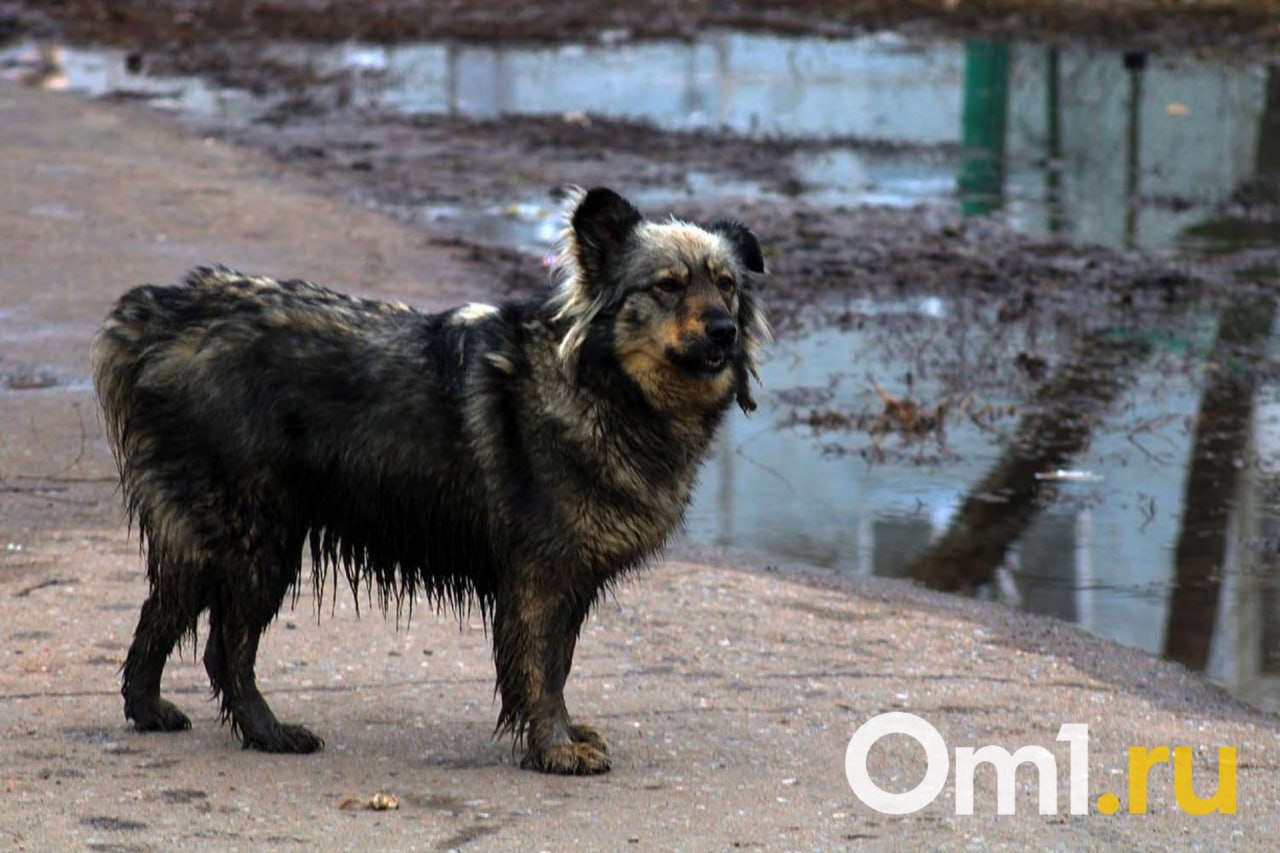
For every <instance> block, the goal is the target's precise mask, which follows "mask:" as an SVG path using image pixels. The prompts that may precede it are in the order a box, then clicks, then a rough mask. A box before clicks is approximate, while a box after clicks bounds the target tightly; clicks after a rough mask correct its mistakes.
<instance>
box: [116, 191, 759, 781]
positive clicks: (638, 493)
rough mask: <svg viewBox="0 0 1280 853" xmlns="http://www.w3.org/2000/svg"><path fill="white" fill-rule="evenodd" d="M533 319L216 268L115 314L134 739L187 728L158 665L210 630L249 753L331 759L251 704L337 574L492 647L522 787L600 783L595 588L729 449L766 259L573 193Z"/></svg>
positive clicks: (752, 348) (650, 546)
mask: <svg viewBox="0 0 1280 853" xmlns="http://www.w3.org/2000/svg"><path fill="white" fill-rule="evenodd" d="M566 214H567V215H566V219H567V227H566V229H565V237H564V241H563V244H562V246H561V249H560V252H559V255H558V261H557V264H556V267H555V269H554V271H553V275H554V277H555V281H554V283H553V287H552V289H551V292H550V294H549V295H548V296H547V297H546V298H543V299H539V300H533V301H525V302H511V303H507V304H504V305H500V306H490V305H476V304H472V305H467V306H464V307H461V308H457V309H454V310H452V311H446V312H444V313H440V314H423V313H419V312H417V311H414V310H412V309H410V308H408V307H406V306H403V305H393V304H386V303H381V302H374V301H369V300H362V299H356V298H353V297H349V296H345V295H342V294H339V293H335V292H333V291H330V290H326V289H323V288H321V287H317V286H316V285H313V284H309V283H307V282H303V281H273V280H270V279H265V278H257V277H251V276H247V275H242V274H240V273H238V272H234V271H232V270H230V269H227V268H225V267H206V268H199V269H196V270H193V271H192V272H191V273H189V274H188V275H187V277H186V280H185V281H184V282H183V283H182V284H180V285H178V286H165V287H158V286H144V287H138V288H136V289H134V290H131V291H129V292H128V293H126V294H125V295H124V296H123V297H122V298H121V299H120V301H119V303H118V304H117V305H116V307H115V309H114V310H113V311H112V312H111V314H110V315H109V316H108V317H107V319H106V322H105V323H104V325H103V328H102V331H101V333H100V335H99V337H98V339H97V342H96V344H95V350H94V361H95V365H94V384H95V387H96V389H97V393H98V398H99V400H100V402H101V405H102V408H103V411H104V413H105V422H106V427H107V433H108V437H109V440H110V442H111V445H112V450H113V452H114V454H115V457H116V462H117V464H118V466H119V469H120V478H121V484H122V491H123V494H124V501H125V507H126V509H127V512H128V514H129V516H130V518H131V519H135V518H136V520H137V522H138V528H139V531H140V534H141V537H142V540H143V542H144V544H145V546H146V563H147V577H148V580H149V585H150V596H149V597H148V598H147V600H146V602H145V603H144V604H143V605H142V614H141V617H140V619H139V622H138V627H137V630H136V632H135V634H134V638H133V643H132V645H131V646H130V648H129V653H128V657H127V658H126V660H125V663H124V666H123V668H122V674H123V689H122V693H123V695H124V712H125V717H126V718H128V719H130V720H132V721H133V723H134V725H135V726H136V728H137V729H139V730H141V731H176V730H181V729H187V728H189V727H190V725H191V722H190V720H189V719H188V718H187V716H186V715H185V714H183V713H182V711H180V710H179V709H178V708H177V707H175V706H174V705H173V704H172V703H170V702H168V701H166V700H165V699H162V698H161V697H160V677H161V673H162V671H163V669H164V665H165V661H166V659H167V658H168V656H169V654H170V652H171V651H172V650H173V648H174V645H175V644H176V643H177V642H178V641H179V640H180V639H181V638H182V637H183V636H188V635H190V636H194V632H195V628H196V620H197V617H199V615H200V614H201V613H202V612H204V611H205V610H208V611H209V635H208V640H207V644H206V646H205V651H204V665H205V668H206V670H207V671H208V674H209V678H210V680H211V681H212V685H213V693H214V696H215V697H218V698H219V699H220V702H221V713H222V718H223V721H224V722H225V721H227V720H230V722H231V726H232V730H233V732H234V733H235V734H236V735H237V736H238V737H239V738H240V740H241V741H242V742H243V744H244V746H245V747H246V748H247V747H253V748H255V749H260V750H265V751H268V752H297V753H306V752H313V751H315V750H317V749H320V748H321V747H322V746H323V745H324V742H323V741H322V740H321V739H320V738H319V737H317V736H316V735H314V734H312V733H311V732H310V731H308V730H307V729H305V728H303V727H302V726H298V725H287V724H284V723H281V722H279V721H278V720H277V719H276V717H275V715H274V714H273V713H272V712H271V709H270V708H269V707H268V705H267V702H266V700H265V699H264V698H263V696H262V694H261V693H260V692H259V691H258V687H257V685H256V683H255V677H254V660H255V657H256V655H257V650H258V641H259V639H260V637H261V635H262V633H263V631H264V630H265V629H266V627H267V625H268V624H269V623H270V622H271V621H272V619H274V618H275V616H276V615H277V613H278V611H279V610H280V607H281V605H282V604H283V602H284V599H285V596H286V595H288V594H289V593H290V591H293V592H294V595H295V596H296V594H297V588H298V586H299V585H300V584H301V583H302V570H303V554H304V550H307V548H308V546H309V552H310V555H311V566H310V569H311V583H312V585H313V587H314V591H315V593H316V594H317V595H319V594H320V593H321V592H322V588H323V584H324V582H325V577H326V574H327V573H328V572H335V573H337V572H341V573H342V574H343V575H344V576H345V578H346V579H347V581H348V582H349V583H350V585H351V586H352V589H353V591H356V590H357V588H358V586H359V585H361V584H363V585H365V586H367V587H368V588H371V589H376V590H377V593H378V598H379V601H380V604H381V605H382V607H383V609H384V611H385V610H386V609H387V608H388V607H390V606H391V604H392V603H394V605H395V606H396V608H397V611H398V610H399V608H400V607H401V606H402V605H403V604H404V603H405V602H406V601H408V602H409V604H410V606H412V600H413V598H414V596H415V595H418V594H422V595H424V596H425V597H426V598H427V599H428V600H430V601H431V602H432V603H433V604H435V605H436V606H441V605H449V606H452V607H455V608H458V609H459V610H460V611H461V610H462V609H465V608H466V607H469V606H471V604H472V603H475V604H477V605H478V607H479V608H480V610H481V611H482V612H483V614H484V616H485V618H486V619H487V620H489V621H490V623H491V625H492V629H493V657H494V662H495V664H496V667H497V688H498V691H499V692H500V693H501V697H502V707H501V711H500V713H499V715H498V724H497V728H496V729H495V734H498V733H504V732H505V733H509V734H511V735H513V736H514V738H515V743H517V744H519V743H521V742H522V741H523V743H524V745H525V746H526V752H525V755H524V757H523V759H522V760H521V766H522V767H525V768H531V769H536V770H542V771H546V772H551V773H601V772H604V771H607V770H608V769H609V754H608V747H607V745H606V743H605V741H604V739H603V738H602V737H601V736H600V735H599V734H598V733H597V732H596V731H595V730H594V729H592V728H590V727H589V726H586V725H583V724H581V723H575V722H573V720H572V719H571V718H570V716H569V713H568V711H567V710H566V708H565V703H564V693H563V690H564V684H565V679H566V678H567V677H568V675H569V669H570V666H571V665H572V663H573V652H574V646H575V644H576V642H577V638H578V633H579V631H580V629H581V627H582V623H583V620H584V619H585V618H586V616H587V613H588V611H589V609H590V608H591V606H592V604H593V603H594V602H595V601H596V599H597V598H598V597H599V596H600V594H601V592H602V591H603V590H605V589H607V588H608V587H609V586H610V585H611V584H613V583H614V582H616V581H617V580H618V579H619V578H620V577H621V576H622V575H624V574H625V573H626V572H628V571H629V570H631V569H634V568H636V567H638V566H640V565H641V564H642V563H643V562H644V561H645V560H646V559H647V558H648V557H650V556H651V555H652V554H654V553H655V551H657V550H658V549H660V548H661V547H662V545H663V543H664V542H665V540H666V539H667V537H668V536H669V535H670V534H671V533H672V532H673V531H674V530H675V529H676V528H677V527H678V526H679V524H680V523H681V520H682V518H683V515H684V511H685V507H686V505H687V504H688V502H689V496H690V492H691V490H692V488H693V485H694V479H695V475H696V473H697V470H698V467H699V465H700V463H701V460H702V459H703V457H704V456H705V455H706V453H707V450H708V446H709V444H710V442H711V439H712V437H713V435H714V434H715V431H716V428H717V426H718V425H719V424H720V422H721V421H722V420H723V418H724V415H725V413H726V410H727V409H728V408H729V406H730V404H731V403H732V402H733V401H734V400H736V401H737V403H738V404H739V405H740V406H741V407H742V408H743V410H744V411H750V410H751V409H754V408H755V403H754V401H753V400H752V397H751V393H750V389H749V384H750V378H751V377H754V378H755V379H756V380H757V381H758V376H756V375H755V374H756V359H757V356H758V355H759V351H760V348H761V346H762V344H764V343H765V342H766V341H767V340H768V337H769V328H768V325H767V323H766V321H765V318H764V315H763V313H762V310H761V307H760V305H759V302H758V299H757V296H756V277H757V276H758V275H759V274H761V273H763V272H764V259H763V256H762V254H761V250H760V245H759V242H758V241H757V239H756V237H755V236H754V235H753V234H752V233H751V231H749V230H748V229H747V228H746V227H745V226H743V225H741V224H740V223H738V222H734V221H729V220H723V221H720V222H717V223H716V224H714V225H712V226H710V227H709V228H705V229H704V228H701V227H698V226H695V225H691V224H688V223H684V222H679V221H676V220H674V219H673V220H671V221H669V222H661V223H658V222H650V221H646V220H645V219H644V218H643V217H642V216H641V215H640V213H639V212H638V211H637V210H636V209H635V208H634V207H633V206H632V205H631V204H630V203H629V202H628V201H626V200H625V199H624V198H622V197H621V196H619V195H617V194H616V193H614V192H613V191H612V190H609V189H604V188H597V189H593V190H590V191H589V192H583V191H581V190H574V191H573V193H572V196H571V198H570V201H569V203H568V206H567V208H566Z"/></svg>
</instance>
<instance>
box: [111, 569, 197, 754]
mask: <svg viewBox="0 0 1280 853" xmlns="http://www.w3.org/2000/svg"><path fill="white" fill-rule="evenodd" d="M199 614H200V607H199V604H198V603H195V602H190V601H187V600H184V598H183V596H182V595H181V592H180V591H179V590H169V589H166V590H164V591H163V594H162V591H161V589H160V588H159V587H158V586H157V587H154V588H153V589H152V590H151V594H150V595H149V596H148V597H147V600H146V601H145V602H144V603H143V605H142V614H141V616H140V617H139V618H138V627H137V630H135V631H134V634H133V643H132V644H131V645H130V646H129V654H128V656H127V657H126V658H125V662H124V667H123V668H122V673H123V682H124V683H123V687H122V688H121V691H120V692H121V694H122V695H123V696H124V716H125V719H128V720H132V721H133V725H134V728H136V729H137V730H138V731H140V732H175V731H182V730H183V729H189V728H191V720H190V719H189V718H188V717H187V715H186V714H184V713H182V711H180V710H178V707H177V706H176V705H174V704H173V703H172V702H169V701H167V700H165V699H161V698H160V676H161V675H162V674H163V673H164V665H165V661H166V660H168V658H169V654H170V653H171V652H172V651H173V647H174V646H175V645H177V642H178V640H179V639H180V638H181V637H182V635H183V634H184V633H186V632H187V631H190V630H191V629H192V628H194V627H195V622H196V618H197V617H198V616H199Z"/></svg>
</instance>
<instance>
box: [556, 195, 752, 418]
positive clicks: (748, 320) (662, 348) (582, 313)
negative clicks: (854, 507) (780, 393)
mask: <svg viewBox="0 0 1280 853" xmlns="http://www.w3.org/2000/svg"><path fill="white" fill-rule="evenodd" d="M566 218H567V220H568V227H567V228H566V232H565V243H564V246H563V247H562V249H561V251H560V255H559V260H558V270H557V273H558V276H559V281H558V284H557V291H556V295H555V300H556V305H557V309H558V313H557V317H558V318H559V319H561V320H565V321H567V322H568V324H569V325H568V330H567V332H566V333H565V336H564V338H563V340H562V342H561V344H560V356H561V358H562V359H563V360H564V361H565V363H566V364H567V365H568V366H569V367H570V369H576V368H577V366H578V365H577V362H578V359H580V358H582V357H583V347H584V344H585V342H586V341H587V340H588V339H595V340H600V341H607V342H608V345H609V346H610V347H611V349H612V351H613V353H614V355H615V356H616V357H617V359H618V361H619V363H620V364H621V366H622V369H623V370H624V371H625V372H626V373H627V374H628V375H629V376H630V377H631V379H632V380H633V381H634V382H635V383H636V385H637V386H639V388H640V390H641V391H642V392H643V393H644V395H645V397H646V398H647V399H648V400H649V402H650V403H651V404H652V405H654V406H655V408H658V409H662V410H680V411H689V410H698V409H711V408H716V407H719V406H723V405H725V404H726V403H727V402H728V401H729V400H730V399H731V398H732V397H734V396H735V395H736V397H737V401H738V405H739V406H741V407H742V409H743V411H745V412H750V411H752V410H754V409H755V407H756V404H755V400H754V399H753V398H752V396H751V390H750V378H751V377H754V378H755V379H756V380H757V381H759V375H758V373H757V369H756V360H757V358H758V356H759V353H760V349H761V347H762V346H763V345H764V344H765V343H767V342H768V340H769V337H770V334H769V326H768V323H767V322H766V320H765V318H764V314H763V312H762V310H761V308H760V304H759V302H758V300H757V298H756V295H755V281H754V278H755V276H757V275H760V274H762V273H763V272H764V257H763V255H762V254H761V251H760V244H759V242H758V241H757V240H756V237H755V235H754V234H752V233H751V231H750V230H748V229H747V227H746V226H744V225H742V224H741V223H739V222H735V221H732V220H721V221H719V222H716V223H715V224H713V225H711V226H710V227H707V228H702V227H700V226H697V225H692V224H690V223H687V222H680V221H678V220H675V219H672V220H671V221H669V222H649V221H647V220H645V219H644V217H643V216H641V215H640V212H639V211H637V210H636V209H635V207H633V206H632V205H631V203H630V202H628V201H627V200H626V199H624V198H623V197H622V196H620V195H618V194H617V193H615V192H614V191H613V190H610V189H605V188H599V187H598V188H596V189H592V190H590V191H587V192H583V191H581V190H575V191H573V193H572V194H571V196H570V199H569V202H568V207H567V217H566Z"/></svg>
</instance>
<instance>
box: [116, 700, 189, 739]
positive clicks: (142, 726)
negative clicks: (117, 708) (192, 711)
mask: <svg viewBox="0 0 1280 853" xmlns="http://www.w3.org/2000/svg"><path fill="white" fill-rule="evenodd" d="M124 715H125V718H126V719H130V720H133V727H134V728H135V729H137V730H138V731H140V732H181V731H186V730H187V729H189V728H191V719H190V718H189V717H187V715H186V714H184V713H182V712H181V711H179V710H178V706H177V705H175V704H173V703H172V702H167V701H165V700H164V699H155V700H153V701H150V702H137V703H134V704H132V705H128V706H126V707H125V709H124Z"/></svg>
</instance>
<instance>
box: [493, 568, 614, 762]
mask: <svg viewBox="0 0 1280 853" xmlns="http://www.w3.org/2000/svg"><path fill="white" fill-rule="evenodd" d="M522 586H523V588H522V589H519V590H508V591H507V593H508V594H506V595H503V596H499V601H498V603H497V607H496V608H495V611H494V622H493V640H494V659H495V662H496V664H497V667H498V687H499V689H500V691H501V693H502V712H501V714H500V716H499V727H503V726H506V727H510V728H512V729H514V730H515V731H516V733H517V734H523V735H524V739H525V745H526V748H527V749H526V752H525V755H524V758H523V759H521V761H520V766H521V767H523V768H525V769H527V770H541V771H543V772H546V773H565V774H577V775H583V774H592V773H605V772H607V771H608V770H609V767H610V762H609V754H608V749H607V747H606V746H605V743H604V739H603V738H602V737H600V735H599V734H597V733H596V732H595V731H594V730H593V729H591V728H589V727H587V726H580V725H574V724H573V723H572V721H571V720H570V718H569V712H568V710H567V709H566V708H565V703H564V685H565V681H566V679H567V678H568V676H569V669H570V666H571V665H572V659H573V650H574V645H575V643H576V639H577V636H578V631H579V630H580V629H581V627H582V622H583V621H584V620H585V619H586V615H587V607H586V606H585V605H581V604H578V603H575V602H571V601H566V600H563V599H561V598H559V597H552V596H549V595H548V590H549V589H552V588H554V586H548V585H547V584H545V583H541V584H537V583H529V584H528V585H527V586H524V585H522Z"/></svg>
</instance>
